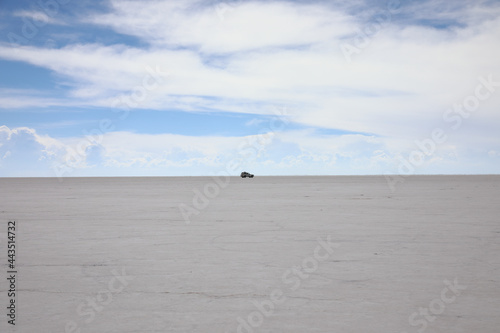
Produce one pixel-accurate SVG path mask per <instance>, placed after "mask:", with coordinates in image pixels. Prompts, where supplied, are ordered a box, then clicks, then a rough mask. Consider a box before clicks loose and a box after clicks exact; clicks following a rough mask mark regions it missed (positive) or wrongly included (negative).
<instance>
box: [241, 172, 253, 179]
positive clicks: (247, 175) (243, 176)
mask: <svg viewBox="0 0 500 333" xmlns="http://www.w3.org/2000/svg"><path fill="white" fill-rule="evenodd" d="M240 176H241V178H246V177H248V178H253V175H252V174H251V173H248V172H246V171H243V172H242V173H241V175H240Z"/></svg>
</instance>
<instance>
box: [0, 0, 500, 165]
mask: <svg viewBox="0 0 500 333" xmlns="http://www.w3.org/2000/svg"><path fill="white" fill-rule="evenodd" d="M220 4H221V3H219V5H220ZM361 4H362V2H359V1H358V2H355V3H353V4H349V5H345V4H344V5H341V4H340V3H337V2H335V3H326V2H321V3H320V2H318V3H316V4H311V3H306V2H286V1H279V2H261V1H245V2H231V3H228V4H227V6H226V7H221V6H217V4H213V5H206V3H205V2H201V1H194V0H192V1H147V2H144V1H132V0H127V1H112V2H111V8H110V12H109V13H107V14H96V15H92V17H82V18H81V20H82V21H83V22H86V23H90V24H94V25H99V26H104V27H109V28H111V29H114V30H115V31H117V32H119V33H122V34H129V35H133V36H135V37H138V38H139V39H140V40H141V41H142V42H146V43H147V44H148V45H149V47H147V48H140V47H138V46H126V45H101V44H71V45H67V46H65V47H62V48H60V49H54V48H51V49H48V48H39V47H16V48H13V47H12V46H8V45H5V44H3V45H0V58H3V59H9V60H18V61H24V62H27V63H30V64H33V65H36V66H41V67H44V68H48V69H50V70H52V71H53V72H55V73H57V74H58V76H57V78H58V79H60V80H63V82H64V83H65V84H67V85H70V86H71V90H70V93H69V94H68V95H65V96H63V97H60V98H55V97H46V96H43V95H40V94H39V93H33V92H32V91H22V90H17V91H7V90H0V103H1V104H2V106H3V107H4V108H25V107H29V106H42V107H45V106H61V105H73V106H77V105H78V106H101V107H102V106H106V107H117V106H121V107H123V106H124V105H126V104H127V103H126V101H129V102H130V103H128V105H129V106H130V107H131V108H135V109H156V110H172V109H175V110H183V111H188V112H190V111H211V110H216V111H223V112H244V113H254V114H273V112H272V106H273V105H287V106H289V107H293V110H292V111H291V112H290V119H291V120H292V121H294V122H297V123H300V124H303V125H307V126H311V127H321V128H330V129H340V130H345V131H351V132H360V133H367V135H360V136H336V137H335V136H321V135H317V134H316V133H314V132H311V133H296V134H297V137H298V138H300V140H302V141H301V142H297V141H294V140H293V138H289V137H288V136H287V135H290V133H288V134H287V133H284V134H283V136H282V137H280V139H279V140H281V141H280V142H285V143H287V144H290V145H295V147H299V148H298V149H299V150H300V151H301V152H302V153H301V154H302V155H301V154H298V153H297V152H295V153H294V154H292V155H289V157H288V158H289V162H290V163H292V161H293V163H295V164H297V163H299V164H300V162H299V161H300V160H302V161H304V160H309V161H312V162H314V161H323V162H325V161H329V162H328V163H337V161H338V160H342V157H346V158H352V159H356V158H358V157H356V154H355V153H352V154H351V153H350V151H352V150H354V151H363V154H362V155H363V156H364V157H363V158H368V157H366V156H371V157H369V158H370V160H369V161H367V162H366V163H368V164H369V163H376V164H377V163H378V164H381V165H382V164H384V163H385V164H388V163H389V164H390V163H394V162H389V159H391V160H394V156H396V155H397V154H399V153H400V152H406V151H408V149H410V151H411V149H413V148H412V147H413V146H414V143H413V141H414V140H415V139H419V140H422V139H425V138H427V137H429V135H430V134H429V133H430V132H431V131H432V129H433V128H435V127H441V128H443V129H444V130H446V132H447V134H448V135H449V136H450V140H454V141H453V142H455V144H456V145H459V146H460V148H462V149H471V150H472V149H474V145H477V143H478V142H482V141H481V140H484V141H486V142H485V144H484V146H482V147H493V148H494V143H492V141H495V140H496V141H498V133H497V132H496V130H495V128H498V125H499V124H500V113H499V112H498V105H499V104H498V103H499V102H500V89H498V91H496V92H495V93H494V94H492V96H491V97H490V98H489V99H487V100H485V101H481V104H480V108H479V109H478V111H476V112H474V113H473V114H472V115H471V116H470V118H467V119H465V118H464V119H462V120H463V126H461V128H460V130H456V131H455V130H451V129H450V127H449V125H450V124H449V123H446V122H444V120H443V115H444V114H445V112H446V110H447V109H448V108H451V107H453V104H455V103H462V102H463V101H464V99H465V98H467V97H468V96H470V95H471V94H474V92H475V88H476V86H477V84H478V77H480V76H483V77H486V76H488V75H490V74H491V75H493V77H494V78H495V81H500V63H499V62H498V59H500V44H499V43H498V35H499V34H500V10H499V6H496V5H495V6H494V5H491V4H490V3H489V2H487V1H477V2H474V3H473V4H471V3H470V2H467V1H459V2H456V3H455V2H453V3H450V2H447V1H438V2H436V1H428V2H423V3H419V4H418V5H417V4H416V3H414V4H406V5H405V7H402V8H401V9H399V10H398V11H397V12H395V13H393V15H392V16H391V20H390V22H388V24H386V25H384V26H383V27H382V29H381V30H380V31H378V33H377V34H376V35H375V36H373V37H372V38H370V39H369V44H368V45H367V46H366V47H363V48H360V52H359V54H354V55H353V59H352V60H353V61H352V62H351V63H349V62H347V61H346V59H345V57H344V55H343V54H342V52H341V50H340V47H339V45H341V44H342V43H351V42H352V39H351V37H352V36H354V35H355V34H356V33H357V32H358V31H359V30H361V29H362V28H363V27H364V26H365V24H366V22H367V20H369V19H370V18H372V17H373V15H376V14H377V13H378V12H380V10H385V9H384V8H368V9H366V8H365V10H363V11H361V12H360V15H359V16H358V15H355V14H352V13H354V12H356V10H354V9H355V8H360V7H361ZM346 6H347V7H346ZM349 13H351V14H349ZM23 15H25V16H26V15H28V13H24V14H23ZM30 15H31V14H30ZM221 15H222V17H221ZM398 15H399V16H398ZM360 18H363V19H360ZM403 18H406V19H407V22H406V23H407V24H405V22H403ZM422 20H431V21H432V20H434V21H436V22H449V23H450V24H451V26H450V27H449V28H448V29H435V28H433V27H431V26H423V25H419V24H417V23H418V22H419V21H422ZM358 46H359V45H358ZM14 51H16V52H14ZM147 68H153V69H155V68H158V69H159V70H160V71H161V72H163V73H166V72H168V74H164V75H163V76H162V77H161V79H159V80H154V79H153V78H152V76H151V73H150V71H148V70H147ZM144 82H146V85H147V86H148V89H145V83H144ZM138 96H139V97H138ZM495 124H496V125H495ZM299 134H300V135H299ZM294 135H295V134H294ZM132 137H133V135H132V134H130V133H109V134H108V135H106V139H107V140H108V141H107V142H108V143H107V144H106V145H104V146H103V148H102V151H101V150H100V151H99V154H97V153H95V152H94V155H95V156H100V157H102V158H103V160H104V161H107V162H106V163H108V164H109V165H117V166H118V165H132V164H134V165H162V163H171V162H168V161H172V160H170V159H169V157H168V156H169V154H171V153H169V152H171V151H176V152H177V153H178V154H187V155H186V156H188V157H183V159H182V160H183V161H190V162H182V163H192V164H196V163H201V164H210V165H212V166H214V165H217V164H218V163H219V164H220V158H221V157H220V156H226V155H227V154H228V152H229V151H230V149H229V148H228V147H227V145H229V142H231V140H232V139H234V138H203V140H199V139H198V138H190V137H184V136H181V137H175V136H172V135H171V134H165V137H161V138H160V137H149V138H147V139H146V137H141V136H138V137H134V138H133V139H132ZM117 138H120V140H124V141H120V140H118V139H117ZM142 140H146V141H144V146H137V145H138V144H139V142H143V141H142ZM151 140H160V141H161V142H163V143H162V144H158V146H157V144H156V143H154V142H153V143H151V142H150V141H151ZM174 141H175V142H178V143H177V144H176V145H173V146H169V144H168V142H174ZM179 142H182V145H181V146H178V144H179ZM450 142H451V141H450ZM67 144H69V143H67ZM75 144H76V143H75ZM450 144H451V143H450ZM212 146H213V147H218V148H217V149H215V150H213V151H211V150H210V149H211V148H210V147H212ZM441 148H442V149H443V150H445V151H446V153H443V157H442V158H443V159H447V157H446V156H447V154H448V153H449V151H450V149H451V148H449V147H448V146H443V147H441ZM493 148H491V149H493ZM96 149H97V148H96ZM176 149H177V150H176ZM337 150H338V151H339V152H340V153H338V154H337V153H334V154H333V153H332V151H337ZM368 150H369V151H368ZM481 150H483V148H481ZM382 151H384V152H385V151H387V154H386V155H382V154H381V153H380V152H382ZM304 152H311V153H310V154H307V153H304ZM375 152H376V153H375ZM190 154H191V155H190ZM225 154H226V155H225ZM332 156H333V157H332ZM382 156H389V157H382ZM96 158H97V157H96ZM283 158H287V157H286V156H283ZM361 160H362V159H360V161H361ZM438 162H439V161H438V160H437V159H436V162H435V163H438ZM273 163H278V162H273ZM359 163H360V165H361V164H362V162H359ZM297 165H298V164H297Z"/></svg>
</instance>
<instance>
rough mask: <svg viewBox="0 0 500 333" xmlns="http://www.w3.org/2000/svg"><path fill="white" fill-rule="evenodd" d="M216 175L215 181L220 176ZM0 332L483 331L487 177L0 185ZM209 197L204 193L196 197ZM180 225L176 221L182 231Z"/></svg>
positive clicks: (497, 320)
mask: <svg viewBox="0 0 500 333" xmlns="http://www.w3.org/2000/svg"><path fill="white" fill-rule="evenodd" d="M226 181H227V182H226ZM0 189H1V194H0V196H1V201H0V202H1V205H0V221H1V223H0V225H1V227H0V228H1V229H0V242H1V244H0V248H1V250H0V260H1V264H2V265H1V267H2V270H3V276H7V273H6V272H7V270H8V267H7V245H6V244H7V222H8V221H9V220H10V221H13V220H15V221H16V246H17V247H16V250H17V252H16V255H17V258H16V263H17V270H18V274H17V280H16V288H17V297H16V304H17V308H16V326H15V327H13V326H12V325H9V324H8V323H7V320H8V317H7V316H6V314H7V309H6V306H7V305H8V303H7V302H8V297H7V290H8V289H9V286H8V281H7V279H6V278H2V279H1V282H0V302H1V308H2V309H4V310H2V311H3V313H2V320H1V321H0V331H1V332H384V333H391V332H395V333H401V332H408V333H410V332H498V327H499V326H500V316H499V315H498V309H500V255H499V254H500V252H499V250H500V221H499V216H500V205H499V197H500V176H411V177H406V178H405V182H404V183H400V184H398V185H397V186H396V188H395V191H391V189H390V188H389V186H388V185H387V182H386V180H385V179H384V177H372V176H364V177H350V176H349V177H258V176H257V177H256V178H254V179H241V178H238V177H231V178H230V179H229V180H227V179H226V180H224V179H220V180H218V181H216V180H214V179H213V178H210V177H186V178H176V177H172V178H65V179H63V181H62V182H59V181H58V179H51V178H3V179H0ZM204 191H205V192H206V193H207V194H208V195H207V196H206V197H205V194H203V192H204ZM187 222H189V223H187Z"/></svg>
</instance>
